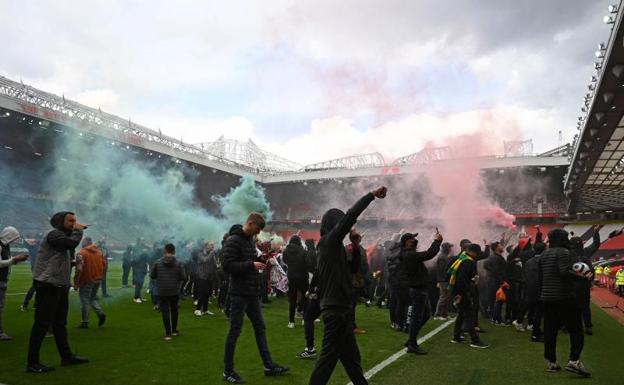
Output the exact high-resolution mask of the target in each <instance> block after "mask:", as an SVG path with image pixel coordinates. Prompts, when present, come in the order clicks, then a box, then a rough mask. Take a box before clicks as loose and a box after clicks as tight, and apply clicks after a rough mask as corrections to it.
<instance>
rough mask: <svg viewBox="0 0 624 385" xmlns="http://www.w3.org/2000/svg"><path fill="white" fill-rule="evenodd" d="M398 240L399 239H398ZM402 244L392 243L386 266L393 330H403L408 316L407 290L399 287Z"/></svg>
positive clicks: (388, 251) (389, 308)
mask: <svg viewBox="0 0 624 385" xmlns="http://www.w3.org/2000/svg"><path fill="white" fill-rule="evenodd" d="M397 240H398V238H397ZM400 248H401V243H400V242H398V241H397V242H395V243H391V244H390V246H389V247H388V249H387V256H386V266H387V269H388V291H389V295H388V310H389V312H390V324H391V325H392V328H393V329H396V330H403V328H404V327H405V318H406V315H407V299H408V298H409V295H408V294H407V289H406V288H405V287H403V286H400V285H399V279H398V268H399V262H400V260H399V256H400V254H401V253H400Z"/></svg>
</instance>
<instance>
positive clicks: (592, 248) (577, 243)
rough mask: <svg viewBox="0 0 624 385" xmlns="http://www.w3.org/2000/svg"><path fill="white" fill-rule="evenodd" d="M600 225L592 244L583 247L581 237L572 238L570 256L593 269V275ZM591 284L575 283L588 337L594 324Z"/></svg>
mask: <svg viewBox="0 0 624 385" xmlns="http://www.w3.org/2000/svg"><path fill="white" fill-rule="evenodd" d="M599 229H600V225H595V226H594V228H593V229H592V230H593V231H594V236H593V240H592V244H591V245H589V246H587V247H583V240H582V239H581V237H572V238H570V255H571V256H572V259H573V260H574V261H575V262H584V263H585V264H586V265H587V266H589V268H590V269H592V273H594V270H593V267H592V257H593V256H594V254H595V253H596V251H598V248H599V247H600V232H599V231H598V230H599ZM591 284H592V281H590V280H577V281H575V287H576V296H577V299H578V301H579V302H580V306H581V311H582V312H583V324H584V325H585V333H587V334H588V335H592V334H593V329H592V328H593V324H592V319H591V307H590V304H591V301H590V298H591V294H590V293H591Z"/></svg>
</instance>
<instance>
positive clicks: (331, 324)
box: [309, 309, 368, 385]
mask: <svg viewBox="0 0 624 385" xmlns="http://www.w3.org/2000/svg"><path fill="white" fill-rule="evenodd" d="M350 313H351V310H350V309H340V310H338V309H332V310H325V311H323V324H324V326H325V329H324V332H323V348H322V350H321V355H320V356H319V358H318V360H317V361H316V365H315V366H314V370H313V371H312V375H311V376H310V382H309V384H310V385H325V384H327V382H328V381H329V378H330V377H331V375H332V373H333V371H334V368H335V367H336V364H337V363H338V360H340V362H341V363H342V366H343V367H344V369H345V371H346V372H347V375H348V376H349V378H350V379H351V381H352V382H353V384H354V385H367V384H368V381H366V378H364V373H363V372H362V364H361V361H362V359H361V356H360V349H359V348H358V345H357V341H356V340H355V334H353V324H352V323H351V314H350Z"/></svg>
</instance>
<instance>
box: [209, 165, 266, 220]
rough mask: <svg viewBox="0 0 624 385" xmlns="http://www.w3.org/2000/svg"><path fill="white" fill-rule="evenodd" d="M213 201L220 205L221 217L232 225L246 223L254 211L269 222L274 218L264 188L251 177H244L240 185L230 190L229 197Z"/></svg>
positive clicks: (220, 197) (219, 197)
mask: <svg viewBox="0 0 624 385" xmlns="http://www.w3.org/2000/svg"><path fill="white" fill-rule="evenodd" d="M213 199H214V200H215V201H217V202H218V203H219V206H220V207H221V215H223V217H224V218H225V219H226V220H227V221H229V222H231V223H242V222H244V221H245V220H246V219H247V216H248V215H249V213H250V212H252V211H255V212H258V213H260V214H262V215H263V216H264V218H265V219H266V220H267V221H268V220H271V217H272V216H273V213H272V212H271V207H270V206H269V203H268V202H267V199H266V195H265V193H264V188H262V187H260V186H258V185H257V184H256V182H255V181H254V179H253V177H251V176H249V175H247V176H244V177H242V178H241V183H240V185H238V186H237V187H234V188H232V189H230V193H229V194H228V195H226V196H224V197H222V196H214V197H213Z"/></svg>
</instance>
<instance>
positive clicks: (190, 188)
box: [46, 136, 271, 241]
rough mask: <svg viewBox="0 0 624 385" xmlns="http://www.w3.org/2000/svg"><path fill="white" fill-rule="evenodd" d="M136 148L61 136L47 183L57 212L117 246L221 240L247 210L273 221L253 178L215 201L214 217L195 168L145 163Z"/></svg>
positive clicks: (240, 220)
mask: <svg viewBox="0 0 624 385" xmlns="http://www.w3.org/2000/svg"><path fill="white" fill-rule="evenodd" d="M138 151H139V150H136V149H134V148H126V146H125V145H121V146H120V145H119V144H114V145H113V144H112V142H104V141H103V140H95V139H94V138H87V137H86V136H72V137H69V136H67V137H65V138H63V140H62V141H61V142H60V143H59V145H58V146H57V150H56V151H55V152H54V155H53V156H54V157H55V159H54V169H53V170H54V171H53V172H52V173H51V174H50V175H49V177H48V178H47V181H46V182H47V185H48V186H47V187H48V189H49V191H52V192H53V195H54V200H55V202H57V204H56V206H57V207H55V209H56V210H59V211H60V210H70V211H75V212H76V214H77V216H78V220H79V221H81V222H82V223H87V224H91V225H93V226H92V228H91V229H89V230H88V232H90V233H91V234H92V235H96V234H108V235H109V236H110V237H112V238H113V239H117V240H120V241H131V240H133V239H135V238H136V237H139V236H140V237H145V238H146V239H148V240H152V241H155V240H160V239H168V240H185V239H207V240H212V241H220V240H221V237H222V236H223V234H224V233H225V232H226V231H227V230H228V229H229V228H230V226H231V225H232V224H235V223H242V222H243V221H244V220H245V219H246V218H247V215H249V213H250V212H251V211H257V212H260V213H262V214H264V215H265V217H267V219H268V218H270V216H271V210H270V206H269V203H268V202H267V200H266V196H265V193H264V189H263V188H261V187H260V186H258V185H256V184H255V182H254V180H253V178H251V177H244V178H242V179H241V182H240V185H239V186H237V187H235V188H232V189H231V191H230V193H229V194H227V195H226V196H223V197H221V196H219V197H213V199H214V200H215V201H216V202H217V203H218V204H219V213H218V214H216V215H215V214H211V213H209V212H208V211H207V210H205V209H204V208H203V207H202V206H201V204H200V203H199V202H198V201H197V198H196V193H195V180H196V177H197V172H196V171H194V170H192V169H191V168H190V167H188V166H186V163H184V162H182V163H178V162H176V161H174V160H172V161H169V160H164V159H160V160H158V161H156V160H155V161H149V160H146V159H145V157H144V156H141V155H139V156H137V153H138ZM156 156H157V155H156ZM156 156H155V157H156ZM166 159H168V158H166ZM169 162H170V163H169Z"/></svg>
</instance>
